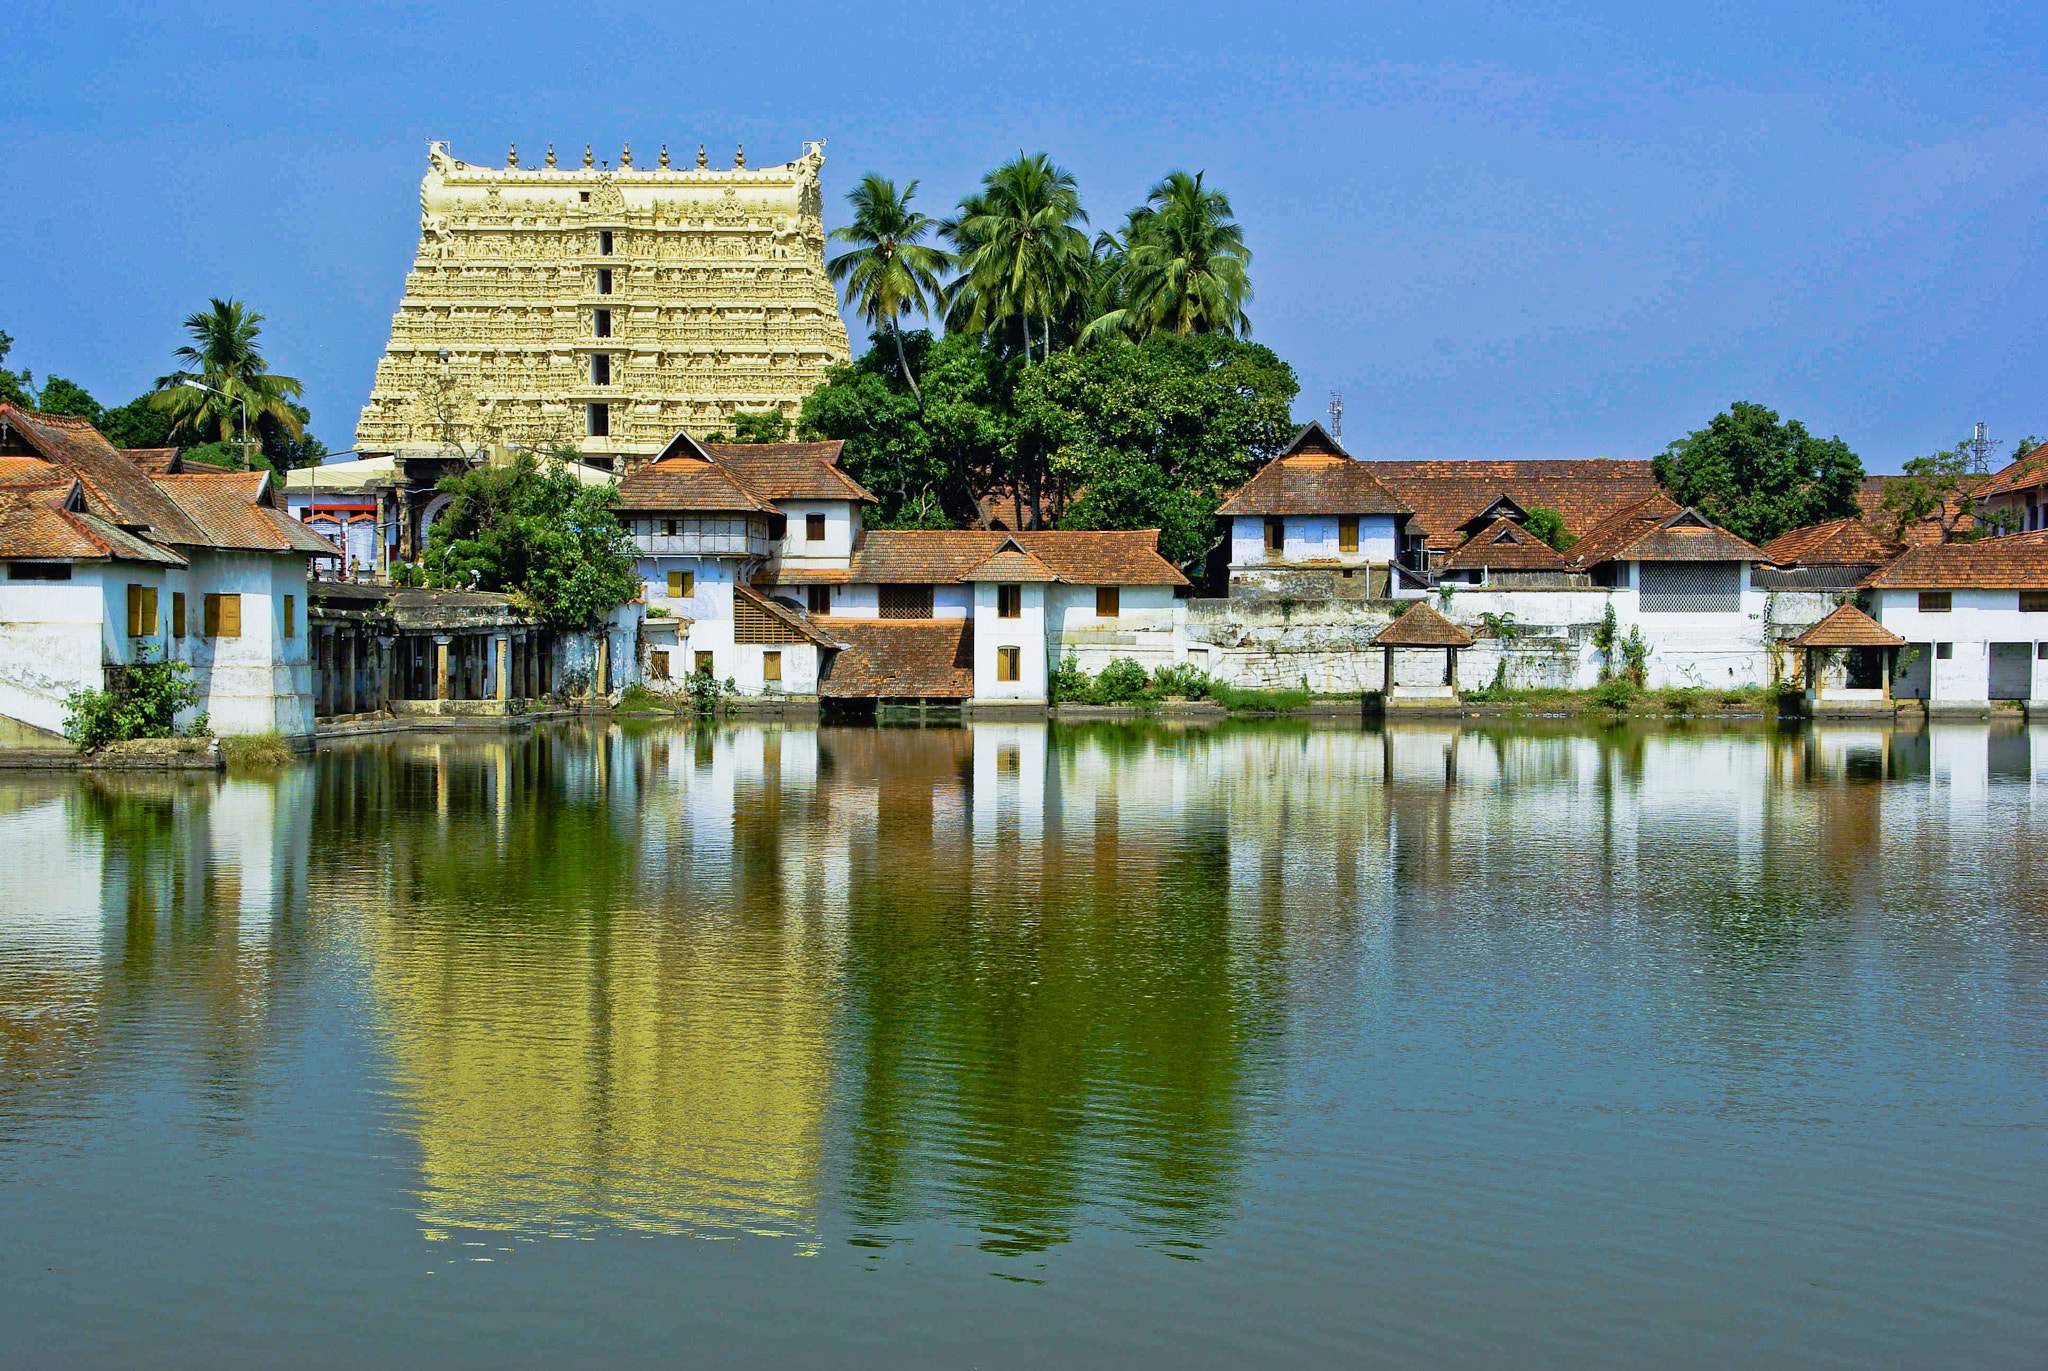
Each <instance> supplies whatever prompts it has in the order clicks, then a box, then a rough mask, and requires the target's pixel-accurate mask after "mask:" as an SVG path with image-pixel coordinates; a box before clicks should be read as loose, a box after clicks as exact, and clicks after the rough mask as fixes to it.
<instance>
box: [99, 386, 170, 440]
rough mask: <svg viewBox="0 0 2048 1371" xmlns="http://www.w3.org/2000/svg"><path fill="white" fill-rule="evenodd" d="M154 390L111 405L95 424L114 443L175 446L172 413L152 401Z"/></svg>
mask: <svg viewBox="0 0 2048 1371" xmlns="http://www.w3.org/2000/svg"><path fill="white" fill-rule="evenodd" d="M154 398H155V395H154V392H152V393H151V394H148V395H141V396H137V397H136V398H135V399H133V400H130V401H129V402H128V403H127V404H125V405H121V406H119V407H118V408H115V409H110V410H107V411H106V412H105V414H103V415H102V416H101V418H100V420H99V422H98V424H97V425H96V427H98V429H99V431H100V432H101V433H103V434H105V435H106V437H107V441H108V442H110V443H112V444H113V445H114V446H115V447H173V446H176V445H175V444H174V443H172V441H171V416H170V415H168V414H166V413H164V412H163V411H162V410H161V409H158V408H157V407H156V405H155V404H154V403H152V401H153V400H154Z"/></svg>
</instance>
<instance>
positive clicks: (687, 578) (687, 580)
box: [668, 571, 697, 600]
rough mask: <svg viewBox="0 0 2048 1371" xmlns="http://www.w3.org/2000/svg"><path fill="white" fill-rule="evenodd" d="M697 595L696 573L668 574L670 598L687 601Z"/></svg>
mask: <svg viewBox="0 0 2048 1371" xmlns="http://www.w3.org/2000/svg"><path fill="white" fill-rule="evenodd" d="M696 593H697V573H696V572H694V571H671V572H670V573H669V574H668V598H669V599H671V600H687V599H689V598H690V597H691V596H693V595H695V594H696Z"/></svg>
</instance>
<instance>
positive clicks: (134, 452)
mask: <svg viewBox="0 0 2048 1371" xmlns="http://www.w3.org/2000/svg"><path fill="white" fill-rule="evenodd" d="M120 452H121V455H122V456H123V457H126V458H127V459H128V460H129V461H131V462H133V463H135V465H137V466H139V467H141V468H142V469H143V470H144V471H146V472H148V473H149V474H150V475H152V476H162V475H164V474H166V473H167V472H169V471H170V469H171V466H172V464H173V463H175V462H176V461H177V460H178V450H177V449H176V448H174V447H124V448H122V449H120Z"/></svg>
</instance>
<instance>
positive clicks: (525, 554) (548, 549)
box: [424, 453, 639, 627]
mask: <svg viewBox="0 0 2048 1371" xmlns="http://www.w3.org/2000/svg"><path fill="white" fill-rule="evenodd" d="M439 488H440V489H441V490H443V491H445V492H446V493H448V494H450V495H453V496H454V497H455V500H454V502H453V503H452V504H450V505H449V506H448V509H447V511H446V512H445V513H444V514H442V515H441V517H440V518H439V519H437V520H435V521H434V527H433V530H432V532H431V533H429V534H428V536H427V549H426V556H425V558H424V561H425V563H426V575H427V580H428V582H429V584H432V585H436V586H443V587H451V588H457V589H470V588H472V587H473V588H475V589H479V590H490V591H499V592H509V593H512V594H515V595H518V596H520V597H521V598H522V599H524V600H525V602H526V603H527V605H528V606H530V607H531V608H532V610H533V612H534V613H536V614H538V615H539V616H540V617H541V618H543V619H545V620H547V621H548V622H549V623H553V624H561V625H565V626H570V627H588V626H590V625H593V624H595V623H597V622H598V620H599V619H601V618H602V617H603V616H604V615H605V614H607V613H609V612H610V611H611V609H612V608H613V607H614V606H616V605H619V604H621V603H623V602H625V601H627V600H630V599H632V598H633V597H634V595H636V594H637V593H638V592H639V584H638V581H637V579H636V577H635V575H634V571H633V543H632V540H631V539H630V538H629V537H628V536H627V535H626V530H625V529H624V528H623V527H621V526H620V524H619V521H618V519H617V518H616V517H614V516H613V514H612V512H611V505H612V502H613V501H614V499H616V498H617V491H616V489H615V488H614V487H612V486H610V485H603V486H586V485H584V484H583V483H582V482H580V481H578V480H577V479H576V478H575V477H574V476H572V475H571V474H569V472H568V471H566V470H564V469H563V468H561V467H559V466H555V465H553V464H549V463H544V462H542V461H539V460H536V459H535V458H533V457H531V456H528V455H526V454H523V453H522V454H520V455H519V456H518V457H516V458H514V459H513V461H511V462H509V463H507V464H505V465H502V466H486V467H479V468H477V469H476V470H473V471H467V472H463V473H461V474H460V475H456V476H450V477H448V478H447V479H446V480H444V481H442V482H441V484H440V487H439Z"/></svg>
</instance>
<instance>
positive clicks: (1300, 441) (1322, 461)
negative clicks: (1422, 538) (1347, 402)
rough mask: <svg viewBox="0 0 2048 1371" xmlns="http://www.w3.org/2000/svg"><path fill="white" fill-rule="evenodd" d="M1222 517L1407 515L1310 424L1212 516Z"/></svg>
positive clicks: (1364, 467) (1365, 470)
mask: <svg viewBox="0 0 2048 1371" xmlns="http://www.w3.org/2000/svg"><path fill="white" fill-rule="evenodd" d="M1216 512H1217V513H1218V514H1221V515H1226V516H1228V515H1238V514H1243V515H1283V514H1406V513H1407V512H1408V506H1407V505H1405V504H1403V503H1402V502H1401V500H1400V498H1399V497H1398V496H1396V495H1395V494H1394V492H1393V491H1391V490H1388V489H1387V488H1386V487H1385V486H1384V485H1382V484H1380V482H1379V480H1378V479H1377V478H1376V477H1375V476H1374V475H1373V474H1372V472H1371V471H1370V470H1369V469H1368V467H1367V465H1366V463H1364V462H1357V461H1353V460H1352V458H1351V455H1350V454H1349V453H1347V452H1345V451H1344V449H1343V448H1341V447H1339V446H1338V445H1337V441H1336V439H1334V438H1332V437H1330V435H1329V434H1328V433H1326V432H1325V431H1324V430H1323V426H1322V425H1321V424H1315V423H1311V424H1309V425H1307V426H1305V427H1304V428H1303V429H1302V430H1301V432H1299V433H1297V434H1295V435H1294V441H1293V442H1291V443H1289V444H1288V445H1287V449H1286V451H1284V452H1282V453H1281V454H1280V455H1279V456H1278V457H1275V458H1274V459H1273V460H1272V461H1270V462H1268V463H1266V465H1265V466H1264V467H1263V468H1261V469H1260V471H1259V474H1258V475H1256V476H1254V477H1252V478H1251V480H1249V481H1246V482H1245V483H1244V484H1243V485H1242V486H1239V487H1238V489H1237V493H1236V494H1234V495H1232V496H1231V497H1230V498H1229V499H1227V500H1225V501H1224V502H1223V506H1222V508H1220V509H1218V510H1217V511H1216Z"/></svg>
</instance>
